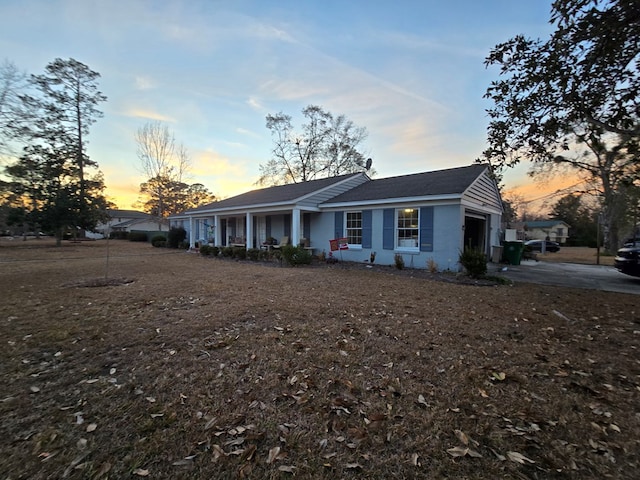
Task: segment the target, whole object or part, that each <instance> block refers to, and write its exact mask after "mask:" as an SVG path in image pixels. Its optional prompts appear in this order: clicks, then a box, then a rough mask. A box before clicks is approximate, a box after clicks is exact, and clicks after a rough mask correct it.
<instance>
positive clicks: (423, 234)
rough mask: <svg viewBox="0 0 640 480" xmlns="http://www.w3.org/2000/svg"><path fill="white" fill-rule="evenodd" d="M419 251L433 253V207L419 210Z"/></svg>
mask: <svg viewBox="0 0 640 480" xmlns="http://www.w3.org/2000/svg"><path fill="white" fill-rule="evenodd" d="M420 251H421V252H433V207H422V208H421V209H420Z"/></svg>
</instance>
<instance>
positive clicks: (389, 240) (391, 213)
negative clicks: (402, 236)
mask: <svg viewBox="0 0 640 480" xmlns="http://www.w3.org/2000/svg"><path fill="white" fill-rule="evenodd" d="M395 220H396V212H395V210H394V209H393V208H385V209H384V210H383V212H382V248H384V249H385V250H393V248H394V247H395V243H396V242H395V241H394V232H395V228H394V223H395Z"/></svg>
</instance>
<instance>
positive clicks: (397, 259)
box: [393, 253, 404, 270]
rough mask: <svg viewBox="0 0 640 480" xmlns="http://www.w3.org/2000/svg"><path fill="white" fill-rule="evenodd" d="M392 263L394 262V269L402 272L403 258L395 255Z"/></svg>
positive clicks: (397, 254)
mask: <svg viewBox="0 0 640 480" xmlns="http://www.w3.org/2000/svg"><path fill="white" fill-rule="evenodd" d="M393 261H394V262H396V268H397V269H398V270H402V269H403V268H404V258H402V255H400V254H399V253H396V254H395V255H394V257H393Z"/></svg>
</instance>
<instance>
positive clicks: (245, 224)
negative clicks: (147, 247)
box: [169, 164, 502, 270]
mask: <svg viewBox="0 0 640 480" xmlns="http://www.w3.org/2000/svg"><path fill="white" fill-rule="evenodd" d="M501 215H502V201H501V198H500V193H499V190H498V187H497V185H496V182H495V181H494V179H493V177H492V176H491V174H490V171H489V168H488V166H487V165H481V164H474V165H470V166H467V167H459V168H450V169H446V170H438V171H432V172H424V173H417V174H412V175H402V176H396V177H389V178H380V179H371V178H369V177H368V176H367V175H366V174H365V173H354V174H349V175H341V176H337V177H331V178H323V179H319V180H313V181H308V182H302V183H294V184H289V185H281V186H275V187H269V188H263V189H257V190H252V191H249V192H247V193H243V194H241V195H238V196H235V197H231V198H227V199H225V200H221V201H217V202H213V203H210V204H208V205H204V206H201V207H198V208H195V209H192V210H187V211H185V212H182V213H179V214H175V215H171V216H170V217H169V220H170V222H171V226H172V227H183V228H184V229H185V230H186V231H187V232H188V239H189V244H190V245H191V247H195V245H196V242H199V243H200V244H204V243H210V244H213V245H218V246H228V245H242V246H244V247H245V248H260V247H263V246H264V245H263V244H264V243H265V242H266V241H267V239H269V238H275V239H278V240H280V239H284V240H287V239H288V240H289V241H291V243H293V244H296V245H297V244H301V243H304V245H305V246H307V247H308V248H310V249H312V250H313V251H314V253H316V254H318V253H320V252H323V251H324V252H325V253H326V254H327V255H329V252H330V251H331V240H336V239H340V238H344V239H346V240H344V243H346V246H347V247H348V248H347V249H346V250H340V251H339V253H338V252H336V253H334V255H336V256H337V255H339V257H338V258H341V259H342V260H345V261H356V262H360V261H367V260H369V259H370V258H371V254H373V253H375V262H376V263H380V264H390V265H392V264H394V261H395V255H396V254H398V255H402V257H403V260H404V261H405V264H406V265H407V266H410V267H414V268H427V265H428V264H431V268H433V265H434V264H435V265H437V268H438V269H440V270H447V269H450V270H458V269H459V265H458V257H459V254H460V252H461V250H463V249H464V248H465V246H470V247H476V248H479V249H481V250H482V251H484V252H486V253H487V255H488V256H491V251H492V247H493V246H497V245H500V231H499V230H500V220H501ZM335 243H336V242H333V245H335Z"/></svg>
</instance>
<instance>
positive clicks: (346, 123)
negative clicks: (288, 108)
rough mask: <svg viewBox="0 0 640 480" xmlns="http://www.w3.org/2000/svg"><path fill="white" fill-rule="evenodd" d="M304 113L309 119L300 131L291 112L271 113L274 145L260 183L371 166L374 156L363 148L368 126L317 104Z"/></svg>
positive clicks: (269, 124)
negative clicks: (294, 124) (369, 156)
mask: <svg viewBox="0 0 640 480" xmlns="http://www.w3.org/2000/svg"><path fill="white" fill-rule="evenodd" d="M302 115H303V116H304V118H305V123H303V124H302V126H301V129H300V131H297V132H296V131H294V128H293V125H292V123H291V121H292V118H291V116H290V115H287V114H284V113H282V112H279V113H277V114H275V115H271V114H269V115H267V117H266V120H267V122H266V123H267V128H268V129H269V130H270V131H271V136H272V138H273V149H272V151H271V159H270V160H269V161H268V162H267V163H265V164H263V165H260V178H259V180H258V184H260V185H280V184H286V183H299V182H306V181H309V180H314V179H316V178H324V177H333V176H337V175H343V174H347V173H354V172H358V171H369V170H370V168H371V160H370V159H369V160H367V159H366V157H365V154H364V153H363V152H362V151H361V150H360V148H361V144H362V143H363V142H364V140H365V139H366V137H367V130H366V129H365V128H364V127H358V126H356V125H355V124H354V123H353V122H352V121H351V120H349V119H348V118H347V117H345V116H344V115H337V116H336V115H333V114H332V113H331V112H327V111H325V110H324V109H323V108H322V107H319V106H316V105H309V106H307V107H305V108H304V109H303V110H302Z"/></svg>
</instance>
